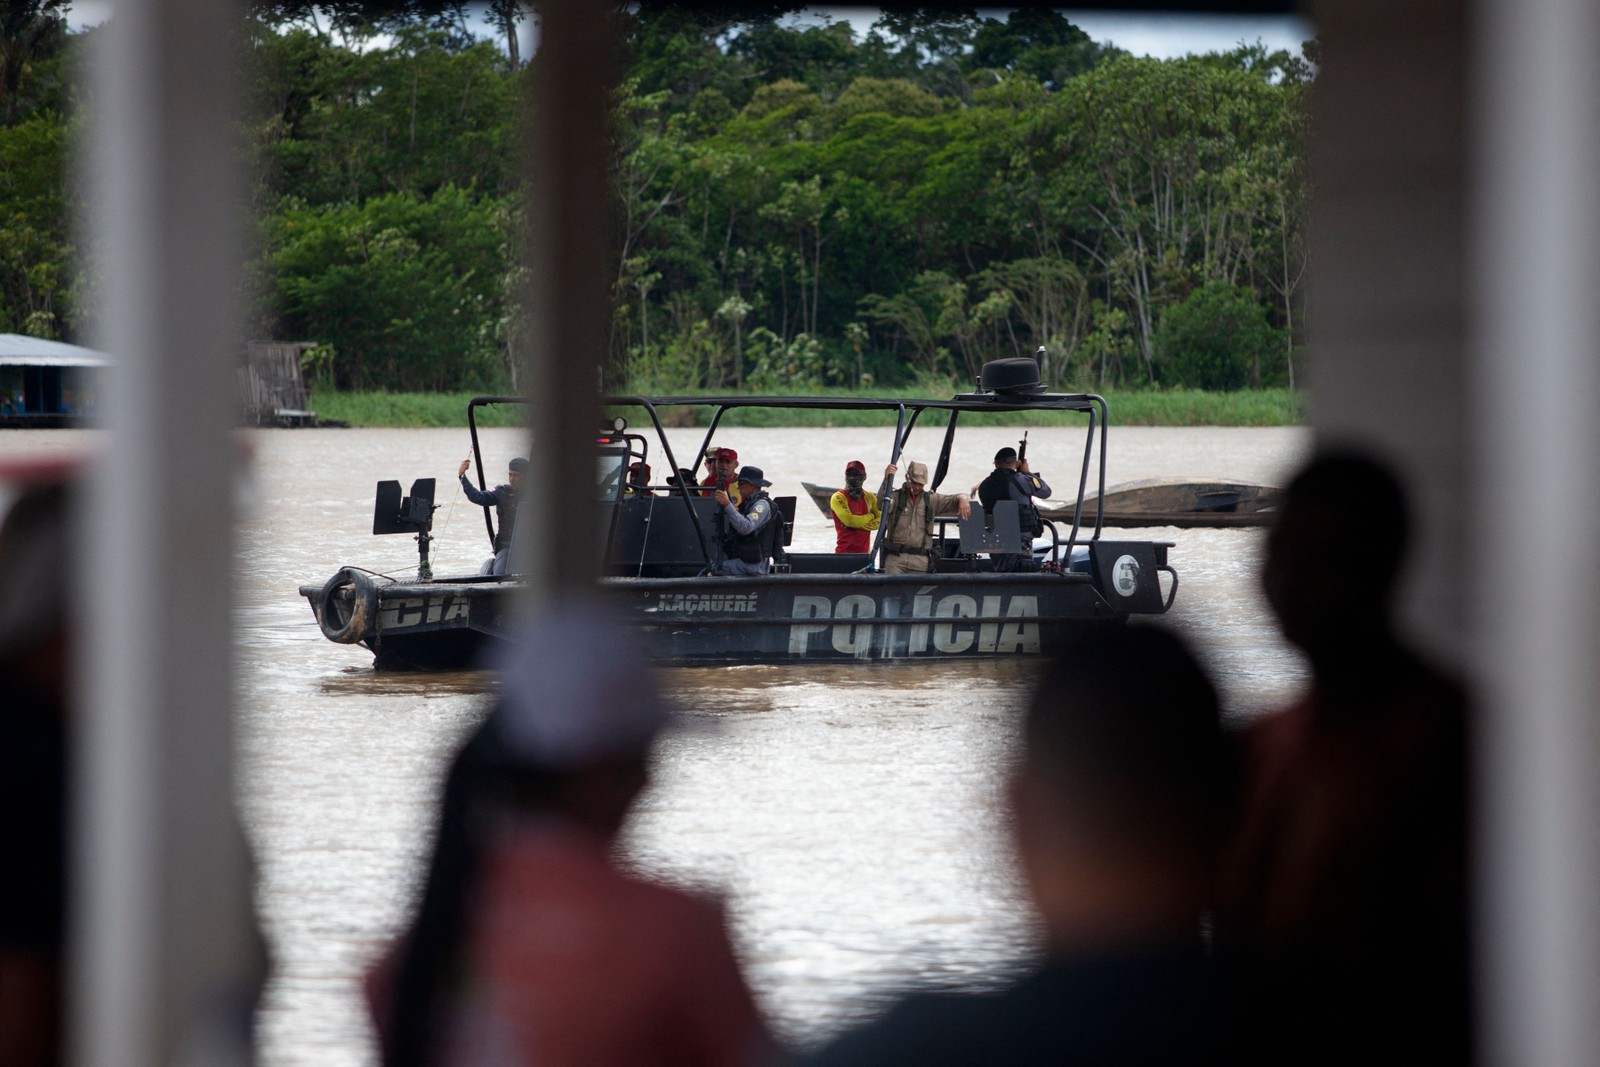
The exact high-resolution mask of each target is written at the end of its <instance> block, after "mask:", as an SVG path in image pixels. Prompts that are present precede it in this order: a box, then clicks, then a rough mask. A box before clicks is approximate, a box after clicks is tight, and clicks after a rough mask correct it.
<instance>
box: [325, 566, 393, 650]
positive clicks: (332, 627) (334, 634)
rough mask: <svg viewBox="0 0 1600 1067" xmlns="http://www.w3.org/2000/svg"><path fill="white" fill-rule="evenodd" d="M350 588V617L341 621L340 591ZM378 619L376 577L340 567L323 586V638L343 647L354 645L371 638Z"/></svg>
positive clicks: (365, 572) (362, 571)
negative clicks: (373, 622) (373, 626)
mask: <svg viewBox="0 0 1600 1067" xmlns="http://www.w3.org/2000/svg"><path fill="white" fill-rule="evenodd" d="M346 585H349V586H350V614H349V616H348V617H346V618H345V619H344V621H343V625H337V624H338V623H339V621H340V611H339V608H338V606H337V604H336V601H337V600H338V598H339V590H340V589H342V588H344V587H345V586H346ZM377 617H378V583H377V582H374V581H373V580H372V575H371V574H370V573H368V572H367V571H364V570H360V569H358V568H356V567H340V568H339V570H338V571H336V572H335V573H334V576H333V577H332V578H329V579H328V581H327V584H325V585H324V586H323V587H322V592H321V594H319V595H318V597H317V625H318V626H319V627H320V628H321V629H322V636H323V637H326V638H327V639H328V640H329V641H336V642H338V643H339V644H341V645H354V644H357V643H359V642H360V641H361V639H362V638H364V637H366V636H367V630H368V629H369V628H370V627H371V625H372V621H373V620H374V619H376V618H377Z"/></svg>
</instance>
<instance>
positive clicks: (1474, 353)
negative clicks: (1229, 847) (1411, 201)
mask: <svg viewBox="0 0 1600 1067" xmlns="http://www.w3.org/2000/svg"><path fill="white" fill-rule="evenodd" d="M1476 14H1477V22H1476V25H1475V27H1474V29H1475V31H1476V32H1475V34H1474V40H1475V42H1476V46H1475V50H1474V53H1473V55H1472V60H1473V85H1474V92H1473V96H1472V103H1473V105H1474V115H1475V117H1476V119H1477V121H1476V123H1475V126H1474V132H1475V134H1476V144H1475V146H1474V148H1475V152H1474V179H1475V180H1474V182H1473V185H1472V188H1473V191H1474V194H1475V196H1474V202H1473V207H1472V222H1473V241H1472V244H1471V249H1470V258H1471V264H1472V270H1471V286H1472V295H1473V299H1472V301H1471V304H1472V306H1473V307H1474V309H1475V313H1476V321H1475V323H1474V326H1475V330H1474V332H1473V334H1472V345H1471V357H1472V369H1473V374H1472V377H1471V385H1472V389H1473V398H1474V403H1473V407H1474V412H1475V415H1476V420H1475V425H1476V427H1477V433H1476V437H1475V443H1476V446H1477V447H1476V450H1475V455H1474V456H1473V457H1472V458H1473V464H1472V466H1473V468H1474V469H1476V471H1477V472H1478V484H1479V486H1480V488H1479V491H1478V492H1477V494H1476V496H1475V501H1476V508H1475V513H1476V514H1475V519H1476V522H1475V531H1476V535H1477V536H1476V545H1475V551H1474V552H1473V554H1472V564H1471V567H1470V569H1469V570H1468V571H1467V572H1465V573H1463V574H1461V575H1460V579H1461V580H1462V581H1463V582H1471V583H1473V584H1474V585H1475V586H1476V588H1477V597H1476V601H1477V603H1476V609H1477V617H1478V618H1479V619H1480V620H1481V626H1480V627H1479V636H1480V640H1479V644H1478V648H1477V655H1476V656H1475V662H1476V664H1477V665H1478V676H1479V679H1480V681H1481V682H1482V686H1481V689H1480V692H1481V694H1482V708H1481V712H1482V714H1481V715H1480V717H1479V722H1480V724H1481V729H1480V737H1479V745H1478V756H1479V758H1480V760H1481V773H1480V776H1479V777H1480V783H1481V787H1482V788H1481V790H1480V800H1481V807H1482V812H1481V814H1482V818H1481V834H1480V840H1479V845H1480V855H1481V864H1480V874H1481V878H1480V885H1481V887H1482V898H1483V899H1482V904H1483V908H1482V924H1481V930H1482V936H1481V937H1480V944H1481V947H1482V951H1481V959H1480V965H1479V968H1478V973H1479V975H1480V987H1481V989H1482V992H1483V996H1482V998H1481V1003H1482V1006H1483V1008H1484V1012H1483V1021H1484V1031H1483V1032H1484V1039H1485V1040H1484V1046H1483V1047H1484V1052H1485V1056H1484V1058H1483V1062H1485V1063H1488V1064H1504V1065H1508V1067H1510V1065H1521V1064H1540V1065H1541V1067H1562V1065H1573V1067H1576V1065H1580V1064H1585V1065H1587V1064H1594V1063H1597V1062H1600V925H1597V922H1600V730H1597V729H1596V722H1597V721H1600V706H1597V697H1600V686H1597V684H1596V682H1597V670H1600V646H1597V644H1596V642H1597V639H1600V625H1597V623H1600V617H1597V611H1596V605H1597V604H1600V567H1597V565H1596V560H1595V542H1596V536H1597V533H1600V528H1597V526H1600V524H1597V522H1596V518H1597V515H1600V464H1597V461H1600V432H1597V431H1600V417H1597V407H1600V184H1597V175H1600V70H1597V68H1596V66H1595V62H1594V48H1595V45H1596V44H1597V43H1600V8H1597V7H1596V6H1595V5H1594V4H1593V3H1590V2H1588V0H1481V2H1480V4H1479V5H1478V7H1477V11H1476Z"/></svg>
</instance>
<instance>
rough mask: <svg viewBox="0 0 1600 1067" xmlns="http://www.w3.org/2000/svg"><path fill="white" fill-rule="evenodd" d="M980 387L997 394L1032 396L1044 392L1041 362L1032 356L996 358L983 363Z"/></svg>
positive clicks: (979, 379)
mask: <svg viewBox="0 0 1600 1067" xmlns="http://www.w3.org/2000/svg"><path fill="white" fill-rule="evenodd" d="M978 388H979V389H982V390H983V391H985V392H989V393H994V394H995V395H996V396H1032V395H1034V394H1036V393H1042V392H1044V384H1043V383H1042V382H1040V381H1039V364H1038V363H1037V362H1035V361H1034V359H1033V358H1032V357H1030V356H1022V357H1019V358H1016V359H996V360H991V361H990V362H988V363H985V364H984V365H983V370H982V371H981V372H980V373H979V375H978Z"/></svg>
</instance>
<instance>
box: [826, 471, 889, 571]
mask: <svg viewBox="0 0 1600 1067" xmlns="http://www.w3.org/2000/svg"><path fill="white" fill-rule="evenodd" d="M866 484H867V465H866V464H865V463H862V462H861V461H860V460H859V459H853V460H851V461H850V462H849V463H847V464H846V465H845V468H844V488H843V489H840V490H839V491H838V492H836V493H834V494H833V499H831V500H829V501H828V507H829V510H831V511H832V512H833V529H834V531H835V532H836V533H837V534H838V543H837V544H836V545H835V546H834V549H833V550H834V551H835V552H870V551H872V531H873V530H876V529H877V528H878V522H879V521H880V520H881V519H882V517H883V516H882V513H881V512H879V510H878V495H877V494H876V493H869V492H867V490H866V488H865V486H866Z"/></svg>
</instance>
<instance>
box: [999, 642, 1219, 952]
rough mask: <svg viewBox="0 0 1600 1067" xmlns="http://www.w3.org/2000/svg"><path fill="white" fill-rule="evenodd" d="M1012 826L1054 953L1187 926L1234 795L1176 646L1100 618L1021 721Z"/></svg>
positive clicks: (1200, 904) (1202, 696)
mask: <svg viewBox="0 0 1600 1067" xmlns="http://www.w3.org/2000/svg"><path fill="white" fill-rule="evenodd" d="M1022 733H1023V736H1022V742H1023V752H1022V758H1021V760H1020V763H1019V764H1018V767H1017V770H1016V771H1015V773H1014V776H1013V778H1012V781H1011V785H1010V801H1011V808H1012V812H1013V815H1014V831H1015V834H1016V840H1017V846H1018V851H1019V855H1020V858H1021V862H1022V868H1023V874H1024V877H1025V879H1026V882H1027V885H1028V889H1029V892H1030V894H1031V896H1032V899H1033V903H1034V905H1035V907H1036V908H1037V910H1038V913H1039V916H1040V918H1041V919H1042V920H1043V922H1044V925H1045V929H1046V933H1047V938H1048V946H1049V949H1050V951H1051V952H1052V953H1053V954H1059V953H1065V952H1073V951H1082V950H1085V949H1091V950H1092V949H1094V948H1097V947H1107V946H1113V945H1129V944H1137V943H1157V942H1169V943H1170V942H1171V941H1173V940H1175V939H1178V940H1181V939H1188V938H1193V937H1197V936H1198V932H1199V918H1200V913H1201V911H1202V910H1203V909H1204V908H1205V907H1206V906H1207V905H1208V904H1209V903H1210V902H1211V897H1212V893H1213V887H1214V881H1215V877H1216V862H1217V857H1218V854H1219V852H1220V849H1221V847H1222V843H1223V841H1224V839H1225V837H1226V835H1227V833H1228V831H1229V828H1230V825H1231V820H1232V813H1233V799H1234V771H1233V760H1232V755H1231V752H1232V750H1231V746H1230V744H1229V742H1228V739H1227V737H1226V736H1225V734H1224V733H1223V729H1222V723H1221V713H1220V709H1219V705H1218V701H1217V695H1216V691H1215V690H1214V689H1213V688H1212V686H1211V683H1210V681H1209V680H1207V678H1206V675H1205V673H1204V672H1203V671H1202V670H1201V668H1200V666H1199V664H1198V663H1196V661H1195V659H1194V657H1193V656H1192V655H1191V654H1190V652H1189V650H1188V648H1187V647H1186V646H1185V644H1184V643H1183V642H1182V641H1181V640H1180V639H1179V638H1177V637H1176V636H1174V635H1173V634H1171V633H1169V632H1167V631H1165V630H1162V629H1159V628H1156V627H1152V626H1137V627H1136V626H1126V627H1121V626H1118V627H1111V626H1107V627H1102V628H1099V629H1097V630H1096V631H1095V632H1093V633H1091V634H1088V635H1086V636H1085V637H1084V638H1083V639H1082V640H1080V641H1077V642H1075V643H1074V644H1073V645H1072V646H1071V647H1070V648H1068V649H1067V650H1066V651H1065V652H1063V653H1062V654H1061V655H1060V656H1058V657H1057V658H1056V659H1055V660H1054V661H1053V662H1052V663H1051V665H1050V667H1049V668H1048V670H1047V671H1046V674H1045V676H1044V678H1043V679H1042V680H1041V682H1040V684H1039V687H1038V689H1037V691H1036V692H1035V694H1034V697H1033V700H1032V702H1031V703H1030V705H1029V707H1028V711H1027V714H1026V717H1025V719H1024V723H1023V732H1022Z"/></svg>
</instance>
